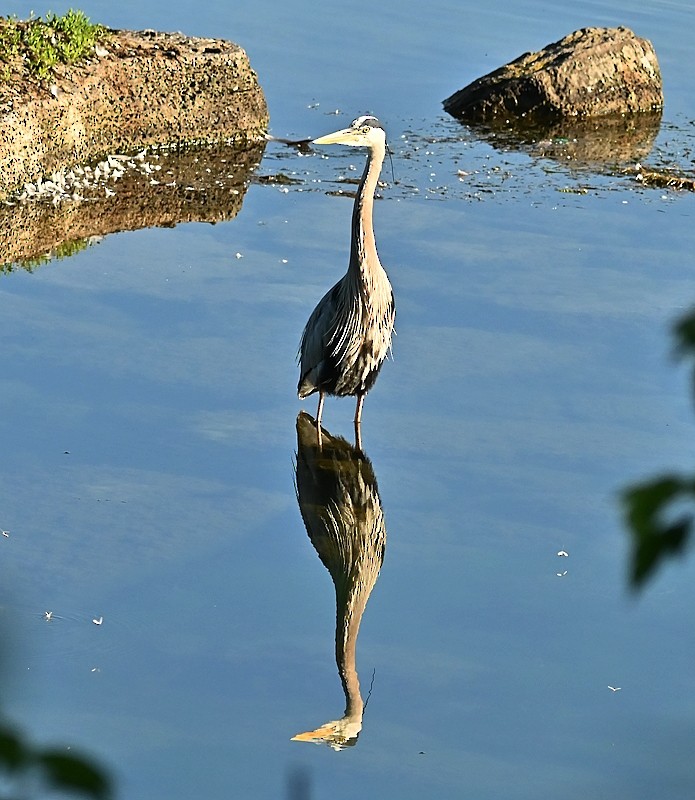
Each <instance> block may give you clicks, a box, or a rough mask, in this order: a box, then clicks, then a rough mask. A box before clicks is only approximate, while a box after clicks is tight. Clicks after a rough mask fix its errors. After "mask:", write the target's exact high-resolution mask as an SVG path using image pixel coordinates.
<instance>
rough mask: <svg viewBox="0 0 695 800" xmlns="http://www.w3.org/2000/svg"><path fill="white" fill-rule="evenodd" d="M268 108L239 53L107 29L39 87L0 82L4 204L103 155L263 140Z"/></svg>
mask: <svg viewBox="0 0 695 800" xmlns="http://www.w3.org/2000/svg"><path fill="white" fill-rule="evenodd" d="M267 126H268V109H267V106H266V102H265V97H264V95H263V91H262V89H261V87H260V85H259V83H258V79H257V76H256V73H255V72H254V71H253V70H252V69H251V65H250V63H249V59H248V57H247V55H246V53H245V52H244V50H243V49H242V48H241V47H239V46H238V45H236V44H234V43H233V42H229V41H225V40H221V39H200V38H194V37H189V36H184V35H183V34H180V33H173V34H169V33H159V32H155V31H140V32H133V31H112V32H111V35H110V36H109V38H108V39H106V40H105V41H104V42H102V43H101V44H100V45H99V46H98V47H97V48H96V50H95V53H94V56H93V57H92V58H91V59H89V60H86V61H84V62H82V63H79V64H76V65H70V66H67V65H58V66H57V67H56V68H55V76H54V77H53V78H51V79H50V81H46V82H44V83H38V82H37V81H36V80H33V79H30V78H19V79H17V80H13V81H9V82H8V81H4V82H0V199H2V198H3V197H6V196H7V194H8V193H10V192H12V191H13V190H15V189H16V188H17V187H18V186H21V185H22V184H23V183H26V182H28V181H32V182H35V181H37V180H38V179H39V178H41V177H43V176H46V175H50V174H51V173H53V172H54V171H56V170H59V169H62V168H64V167H66V166H70V165H73V164H80V163H85V162H89V161H92V160H95V159H97V158H99V157H101V156H103V155H105V154H108V153H114V152H129V151H133V150H134V149H136V148H141V147H145V146H150V145H163V144H168V143H173V142H179V143H181V142H184V143H185V142H201V141H207V142H210V141H225V140H235V141H239V142H242V143H243V142H259V141H261V140H262V138H263V134H264V132H265V130H266V129H267Z"/></svg>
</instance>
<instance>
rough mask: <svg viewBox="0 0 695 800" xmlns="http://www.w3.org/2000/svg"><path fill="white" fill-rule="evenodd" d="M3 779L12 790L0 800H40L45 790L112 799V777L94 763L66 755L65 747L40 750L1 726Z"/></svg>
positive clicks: (1, 767)
mask: <svg viewBox="0 0 695 800" xmlns="http://www.w3.org/2000/svg"><path fill="white" fill-rule="evenodd" d="M0 778H2V785H3V786H7V785H9V786H10V787H11V789H10V790H9V793H8V794H2V793H1V792H0V800H16V798H18V797H22V798H29V797H32V796H36V797H41V796H44V795H45V793H46V790H51V791H60V792H67V793H69V794H72V795H76V796H77V795H79V796H81V797H92V798H94V800H106V798H109V797H111V782H110V779H109V777H108V776H107V775H106V774H105V773H104V771H103V770H102V769H101V767H99V766H98V765H97V764H95V763H94V762H93V761H92V760H91V759H89V758H88V757H86V756H83V755H79V754H78V755H75V754H74V753H70V752H67V748H65V747H62V748H61V747H46V748H42V747H38V746H36V745H34V744H33V743H31V742H29V741H28V740H27V739H26V738H25V737H23V736H22V735H20V734H19V733H18V732H17V731H16V730H14V729H12V728H11V727H9V726H7V725H6V724H2V723H0ZM31 789H34V790H35V792H33V793H32V791H31Z"/></svg>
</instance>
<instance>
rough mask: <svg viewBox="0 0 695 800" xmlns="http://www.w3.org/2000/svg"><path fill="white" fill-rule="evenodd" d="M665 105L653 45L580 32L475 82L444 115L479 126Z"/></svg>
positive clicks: (599, 31)
mask: <svg viewBox="0 0 695 800" xmlns="http://www.w3.org/2000/svg"><path fill="white" fill-rule="evenodd" d="M663 103H664V98H663V89H662V83H661V71H660V69H659V64H658V61H657V58H656V53H655V52H654V48H653V47H652V44H651V42H649V41H648V40H646V39H640V38H639V37H637V36H635V34H634V33H633V32H632V31H630V30H628V29H627V28H623V27H620V28H583V29H582V30H578V31H575V32H574V33H571V34H569V35H568V36H565V37H564V38H563V39H560V40H559V41H557V42H554V43H553V44H549V45H547V46H546V47H544V48H543V49H542V50H539V51H538V52H536V53H525V54H524V55H522V56H519V58H517V59H515V60H514V61H512V62H510V63H509V64H506V65H505V66H503V67H500V68H499V69H497V70H495V71H494V72H491V73H489V74H488V75H484V76H483V77H482V78H478V79H477V80H475V81H473V83H470V84H468V86H465V87H464V88H463V89H460V90H459V91H458V92H455V93H454V94H452V95H451V96H450V97H448V98H447V99H446V100H445V101H444V109H445V111H447V112H448V113H449V114H451V115H452V116H454V117H457V118H459V119H464V120H467V121H468V120H470V121H473V122H476V121H477V122H480V121H489V120H492V119H495V118H509V117H511V118H517V119H520V118H524V117H533V118H535V119H539V120H540V119H546V120H552V119H561V118H567V117H601V116H608V115H619V114H634V113H638V112H652V113H653V112H655V111H658V110H660V109H661V108H662V107H663Z"/></svg>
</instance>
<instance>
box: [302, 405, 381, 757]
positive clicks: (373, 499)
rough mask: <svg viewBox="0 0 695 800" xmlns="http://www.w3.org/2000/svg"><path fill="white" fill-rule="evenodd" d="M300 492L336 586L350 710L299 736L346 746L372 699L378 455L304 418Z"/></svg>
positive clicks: (340, 659)
mask: <svg viewBox="0 0 695 800" xmlns="http://www.w3.org/2000/svg"><path fill="white" fill-rule="evenodd" d="M296 489H297V500H298V502H299V510H300V512H301V515H302V519H303V520H304V525H305V526H306V529H307V533H308V534H309V538H310V540H311V543H312V544H313V546H314V548H315V549H316V552H317V553H318V555H319V558H320V559H321V561H322V562H323V565H324V566H325V567H326V569H327V570H328V571H329V572H330V574H331V578H332V579H333V583H334V585H335V599H336V626H335V659H336V664H337V666H338V674H339V675H340V680H341V683H342V685H343V691H344V692H345V700H346V706H345V714H344V715H343V717H342V718H341V719H338V720H333V721H331V722H326V723H325V724H324V725H321V726H320V727H319V728H316V729H315V730H312V731H306V732H305V733H299V734H297V735H296V736H294V737H293V740H294V741H304V742H315V743H317V744H321V743H324V744H327V745H329V746H330V747H332V748H333V749H334V750H341V749H343V748H344V747H350V746H353V745H355V744H356V743H357V737H358V736H359V733H360V731H361V729H362V715H363V711H364V701H363V699H362V695H361V692H360V684H359V680H358V676H357V669H356V664H355V651H356V646H357V634H358V632H359V629H360V622H361V620H362V614H363V613H364V609H365V606H366V605H367V600H368V599H369V595H370V594H371V591H372V589H373V588H374V584H375V583H376V580H377V577H378V575H379V570H380V569H381V564H382V562H383V560H384V549H385V546H386V526H385V523H384V513H383V511H382V508H381V501H380V499H379V490H378V487H377V482H376V477H375V475H374V470H373V468H372V464H371V462H370V460H369V459H368V458H367V457H366V456H365V455H364V453H363V452H362V451H361V450H358V449H356V448H354V447H353V446H352V445H351V444H349V443H348V442H347V441H346V440H345V439H343V438H342V437H339V436H332V435H331V434H330V433H329V432H328V431H327V430H326V429H325V428H324V429H323V430H322V436H321V443H320V445H319V441H318V437H317V435H316V423H315V420H314V418H313V417H311V416H310V415H309V414H306V413H305V412H301V413H300V414H299V416H298V417H297V467H296Z"/></svg>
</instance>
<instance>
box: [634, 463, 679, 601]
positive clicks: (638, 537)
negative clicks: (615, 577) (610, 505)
mask: <svg viewBox="0 0 695 800" xmlns="http://www.w3.org/2000/svg"><path fill="white" fill-rule="evenodd" d="M622 500H623V507H624V510H625V516H626V522H627V526H628V529H629V531H630V534H631V536H632V559H631V564H630V583H631V584H632V586H633V588H639V587H640V586H642V584H643V583H644V582H645V581H646V579H647V578H649V577H650V576H652V575H653V574H654V572H655V571H656V569H657V568H658V567H659V565H660V564H661V562H662V561H663V560H664V559H665V558H666V557H668V556H673V555H675V554H678V553H681V552H682V550H683V548H684V547H685V545H686V543H687V541H688V538H689V537H690V533H691V529H692V524H693V517H692V514H681V515H680V516H678V517H676V518H675V519H671V520H668V519H666V517H665V515H666V514H667V513H668V512H669V510H670V508H671V507H672V504H673V503H674V502H675V501H681V500H695V479H688V478H682V477H680V476H677V475H665V476H663V477H661V478H656V479H655V480H653V481H650V482H649V483H644V484H640V485H638V486H633V487H631V488H629V489H627V490H626V491H625V492H624V493H623V497H622ZM671 510H672V508H671Z"/></svg>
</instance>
